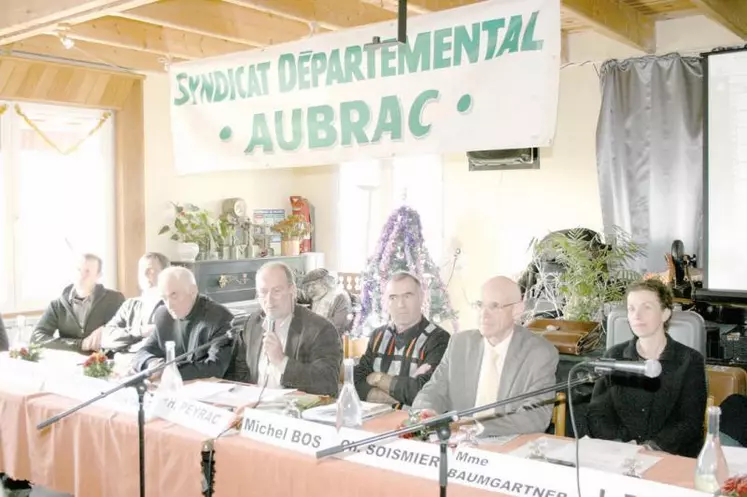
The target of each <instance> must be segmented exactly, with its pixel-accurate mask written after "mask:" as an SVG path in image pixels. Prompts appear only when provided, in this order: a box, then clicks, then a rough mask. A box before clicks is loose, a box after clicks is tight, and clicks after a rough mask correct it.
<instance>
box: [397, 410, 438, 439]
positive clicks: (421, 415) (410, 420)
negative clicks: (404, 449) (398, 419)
mask: <svg viewBox="0 0 747 497" xmlns="http://www.w3.org/2000/svg"><path fill="white" fill-rule="evenodd" d="M432 417H433V414H432V413H431V412H430V411H418V410H412V411H410V412H409V414H408V416H407V419H406V420H404V421H403V422H402V423H400V425H399V426H398V427H397V429H402V428H407V427H408V426H412V425H416V424H419V423H422V422H423V421H425V420H426V419H428V418H432ZM429 436H430V431H429V430H420V431H415V432H412V433H405V434H404V435H400V438H408V439H412V440H421V441H427V440H428V437H429Z"/></svg>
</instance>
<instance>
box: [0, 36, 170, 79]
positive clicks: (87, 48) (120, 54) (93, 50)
mask: <svg viewBox="0 0 747 497" xmlns="http://www.w3.org/2000/svg"><path fill="white" fill-rule="evenodd" d="M0 48H1V49H3V50H7V51H10V55H13V54H16V53H17V54H18V55H24V54H36V55H42V56H46V57H54V58H55V59H63V60H70V61H80V62H88V63H93V64H100V65H105V66H110V67H112V68H121V69H128V70H132V71H153V72H163V71H164V70H165V67H164V64H163V62H162V61H159V58H161V57H159V56H158V55H155V54H151V53H147V52H143V51H138V50H128V49H124V48H117V47H111V46H106V45H99V44H96V43H88V42H84V41H76V42H75V46H74V47H72V48H71V49H69V50H68V49H66V48H65V47H63V46H62V43H60V40H59V39H58V38H57V37H56V36H52V35H41V36H35V37H34V38H29V39H27V40H23V41H19V42H16V43H12V44H10V45H6V46H3V47H0ZM182 60H183V59H173V60H172V62H181V61H182Z"/></svg>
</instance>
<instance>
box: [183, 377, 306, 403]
mask: <svg viewBox="0 0 747 497" xmlns="http://www.w3.org/2000/svg"><path fill="white" fill-rule="evenodd" d="M295 391H296V390H294V389H292V388H283V389H275V388H265V389H264V391H263V390H262V387H258V386H255V385H237V384H235V383H221V382H214V381H195V382H193V383H189V384H187V385H184V387H183V389H182V392H181V394H182V395H184V396H187V397H189V398H191V399H194V400H199V401H202V402H208V403H210V404H216V405H220V406H225V407H233V408H238V407H244V406H246V405H253V404H256V403H257V401H261V403H260V405H263V404H265V403H269V402H276V401H279V400H281V399H282V398H283V397H285V396H286V395H288V394H289V393H293V392H295ZM260 396H261V398H260Z"/></svg>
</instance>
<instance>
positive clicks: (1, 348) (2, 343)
mask: <svg viewBox="0 0 747 497" xmlns="http://www.w3.org/2000/svg"><path fill="white" fill-rule="evenodd" d="M9 347H10V342H9V340H8V333H7V332H6V331H5V324H4V323H3V317H2V316H0V352H5V351H6V350H8V348H9Z"/></svg>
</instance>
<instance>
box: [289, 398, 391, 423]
mask: <svg viewBox="0 0 747 497" xmlns="http://www.w3.org/2000/svg"><path fill="white" fill-rule="evenodd" d="M361 405H362V406H363V421H366V420H369V419H371V418H373V417H376V416H380V415H381V414H386V413H388V412H391V411H392V406H390V405H387V404H374V403H372V402H361ZM301 415H302V416H303V419H306V420H308V421H316V422H318V423H324V424H330V425H334V424H336V423H337V404H328V405H326V406H319V407H312V408H311V409H307V410H306V411H304V412H303V414H301Z"/></svg>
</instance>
